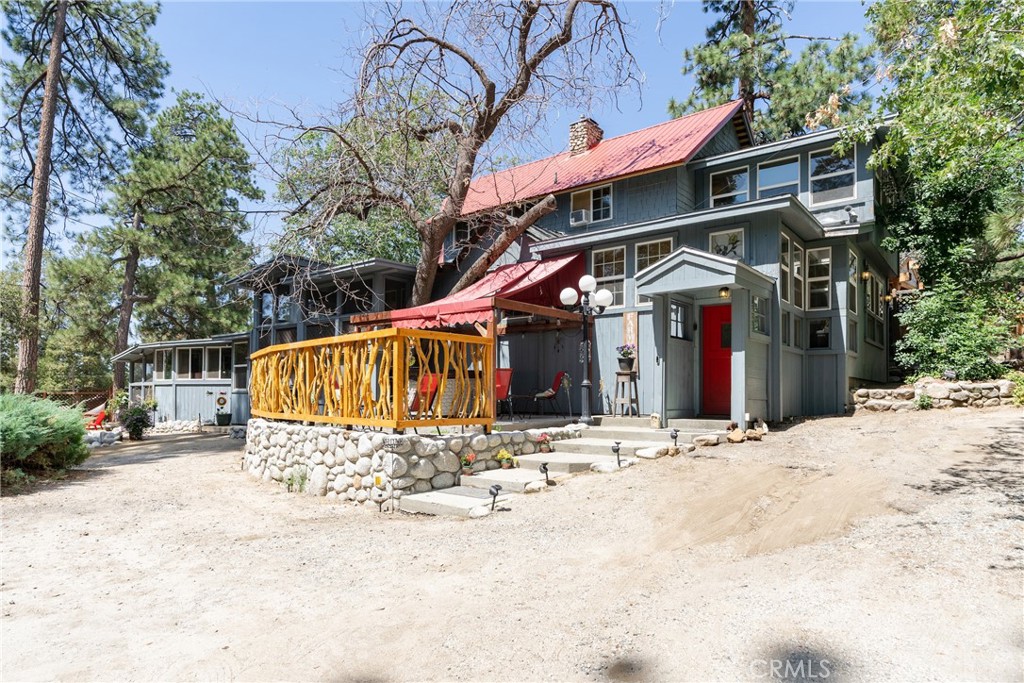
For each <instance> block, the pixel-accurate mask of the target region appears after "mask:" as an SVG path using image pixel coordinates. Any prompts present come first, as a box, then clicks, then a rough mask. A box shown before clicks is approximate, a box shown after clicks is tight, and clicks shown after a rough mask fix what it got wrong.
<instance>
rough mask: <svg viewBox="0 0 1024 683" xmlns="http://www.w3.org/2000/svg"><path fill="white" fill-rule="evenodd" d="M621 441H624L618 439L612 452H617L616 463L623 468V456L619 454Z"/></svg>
mask: <svg viewBox="0 0 1024 683" xmlns="http://www.w3.org/2000/svg"><path fill="white" fill-rule="evenodd" d="M620 443H622V442H621V441H616V442H615V445H614V446H612V453H614V454H615V462H616V464H618V466H619V469H620V470H621V469H622V458H621V457H620V456H619V444H620Z"/></svg>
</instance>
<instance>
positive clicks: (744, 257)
mask: <svg viewBox="0 0 1024 683" xmlns="http://www.w3.org/2000/svg"><path fill="white" fill-rule="evenodd" d="M730 232H738V233H740V234H741V235H743V241H742V243H741V244H740V246H741V247H742V249H741V250H740V251H741V253H740V256H739V258H738V259H737V260H738V261H741V262H743V263H746V260H747V229H746V228H729V229H728V230H716V231H715V232H709V233H708V253H709V254H712V255H714V256H718V254H715V252H714V251H712V247H711V243H712V241H713V240H714V237H715V235H727V234H729V233H730ZM723 258H732V257H730V256H725V257H723Z"/></svg>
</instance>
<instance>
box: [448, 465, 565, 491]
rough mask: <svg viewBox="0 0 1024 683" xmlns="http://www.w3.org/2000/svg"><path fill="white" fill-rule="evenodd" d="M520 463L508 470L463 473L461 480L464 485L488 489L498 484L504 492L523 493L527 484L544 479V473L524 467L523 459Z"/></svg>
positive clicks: (464, 486)
mask: <svg viewBox="0 0 1024 683" xmlns="http://www.w3.org/2000/svg"><path fill="white" fill-rule="evenodd" d="M519 464H520V467H513V468H512V469H508V470H487V471H486V472H480V473H478V474H474V475H473V476H470V477H467V476H465V475H463V477H462V479H461V480H460V481H461V483H462V487H463V488H466V487H469V488H474V489H482V490H484V491H486V490H487V489H489V488H491V486H492V485H493V484H498V485H499V486H501V490H502V493H522V492H523V490H524V489H526V485H527V484H529V483H531V482H535V481H544V475H543V474H541V473H540V471H539V470H538V469H537V468H536V467H529V468H525V469H524V468H523V467H522V466H521V465H522V461H520V463H519ZM537 465H538V466H539V465H540V463H537ZM549 476H550V473H549ZM552 478H554V477H552Z"/></svg>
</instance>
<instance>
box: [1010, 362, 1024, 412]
mask: <svg viewBox="0 0 1024 683" xmlns="http://www.w3.org/2000/svg"><path fill="white" fill-rule="evenodd" d="M1006 379H1008V380H1010V381H1011V382H1013V383H1014V384H1016V385H1017V388H1016V389H1014V390H1013V405H1015V406H1024V372H1020V371H1019V370H1011V371H1010V372H1008V373H1006Z"/></svg>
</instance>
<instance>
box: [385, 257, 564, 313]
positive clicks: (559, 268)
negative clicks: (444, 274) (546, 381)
mask: <svg viewBox="0 0 1024 683" xmlns="http://www.w3.org/2000/svg"><path fill="white" fill-rule="evenodd" d="M581 275H583V255H582V254H572V255H570V256H562V257H559V258H553V259H547V260H545V261H525V262H523V263H513V264H511V265H507V266H502V267H500V268H497V269H495V270H493V271H491V272H490V273H488V274H487V275H485V276H484V277H483V278H482V279H481V280H480V281H479V282H476V283H475V284H473V285H471V286H469V287H467V288H465V289H463V290H462V291H460V292H456V293H455V294H452V295H451V296H447V297H445V298H444V299H440V300H438V301H433V302H431V303H429V304H424V305H422V306H416V307H414V308H403V309H401V310H398V311H391V312H390V313H389V315H387V316H384V315H382V314H373V315H374V317H376V316H378V315H379V316H381V318H387V320H383V319H382V320H375V322H377V323H387V322H390V323H391V325H392V326H393V327H414V328H417V329H424V328H429V327H451V326H453V325H465V324H470V323H476V322H485V321H487V320H489V319H490V317H491V315H492V313H493V312H494V303H495V302H494V299H495V298H501V299H511V300H513V301H518V302H521V303H526V304H534V305H537V306H561V302H560V301H559V298H558V295H559V294H560V293H561V291H562V290H563V289H564V288H566V287H571V286H575V284H576V283H577V282H578V281H579V279H580V276H581Z"/></svg>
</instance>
